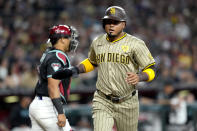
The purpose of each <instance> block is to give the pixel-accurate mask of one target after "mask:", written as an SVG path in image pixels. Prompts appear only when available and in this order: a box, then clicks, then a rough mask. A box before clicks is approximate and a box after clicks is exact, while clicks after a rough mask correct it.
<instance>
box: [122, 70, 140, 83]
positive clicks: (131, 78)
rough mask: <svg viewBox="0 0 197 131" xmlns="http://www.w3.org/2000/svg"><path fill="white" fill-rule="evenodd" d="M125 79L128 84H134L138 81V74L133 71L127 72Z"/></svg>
mask: <svg viewBox="0 0 197 131" xmlns="http://www.w3.org/2000/svg"><path fill="white" fill-rule="evenodd" d="M125 81H126V82H127V83H128V84H129V85H136V84H137V83H138V82H139V76H138V75H137V74H135V73H132V72H128V73H127V77H126V79H125Z"/></svg>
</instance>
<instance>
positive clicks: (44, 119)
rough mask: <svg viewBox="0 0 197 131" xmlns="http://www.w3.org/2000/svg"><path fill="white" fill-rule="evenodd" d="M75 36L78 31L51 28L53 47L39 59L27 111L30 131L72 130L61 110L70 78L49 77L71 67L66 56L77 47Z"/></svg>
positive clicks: (50, 34) (62, 27)
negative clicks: (32, 98) (32, 92)
mask: <svg viewBox="0 0 197 131" xmlns="http://www.w3.org/2000/svg"><path fill="white" fill-rule="evenodd" d="M77 36H78V34H77V31H76V29H75V28H74V27H72V26H67V25H57V26H54V27H52V28H51V29H50V32H49V40H50V42H51V44H52V47H51V48H48V49H47V50H46V51H45V52H44V53H43V55H42V57H41V59H40V65H39V66H38V73H39V81H38V83H37V85H36V88H35V94H36V96H35V98H34V100H33V101H32V103H31V104H30V108H29V112H30V113H29V114H30V118H31V122H32V130H33V131H72V129H71V127H70V125H69V122H68V120H67V119H66V116H65V114H64V111H63V104H65V103H66V99H67V97H68V95H69V88H70V81H71V79H70V78H69V77H68V78H65V79H62V80H56V79H53V78H52V74H53V73H54V72H55V71H57V70H59V69H61V68H69V67H70V66H71V65H70V61H69V58H68V56H67V54H66V53H67V52H70V51H74V50H75V49H76V48H77V45H78V41H77V40H76V39H75V38H76V37H77Z"/></svg>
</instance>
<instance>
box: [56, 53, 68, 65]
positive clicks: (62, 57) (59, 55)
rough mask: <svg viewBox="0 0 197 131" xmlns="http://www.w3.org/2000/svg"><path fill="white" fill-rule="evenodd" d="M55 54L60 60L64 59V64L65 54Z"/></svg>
mask: <svg viewBox="0 0 197 131" xmlns="http://www.w3.org/2000/svg"><path fill="white" fill-rule="evenodd" d="M57 56H58V57H59V58H60V59H61V60H62V61H64V64H66V56H65V55H63V54H62V53H59V52H58V53H57Z"/></svg>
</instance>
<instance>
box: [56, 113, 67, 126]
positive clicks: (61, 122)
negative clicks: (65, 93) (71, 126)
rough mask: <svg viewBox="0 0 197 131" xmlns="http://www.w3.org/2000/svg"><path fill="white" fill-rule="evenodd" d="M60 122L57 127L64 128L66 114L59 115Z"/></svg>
mask: <svg viewBox="0 0 197 131" xmlns="http://www.w3.org/2000/svg"><path fill="white" fill-rule="evenodd" d="M57 119H58V122H57V125H58V126H59V127H64V126H65V125H66V116H65V115H64V114H58V117H57Z"/></svg>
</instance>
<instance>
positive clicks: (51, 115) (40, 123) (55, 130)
mask: <svg viewBox="0 0 197 131" xmlns="http://www.w3.org/2000/svg"><path fill="white" fill-rule="evenodd" d="M57 115H58V113H57V111H56V108H55V107H54V105H53V103H52V101H51V98H49V97H42V100H41V99H40V98H39V97H38V96H36V97H35V98H34V100H33V101H32V103H31V104H30V107H29V116H30V119H31V122H32V129H31V130H32V131H72V128H71V127H70V124H69V122H68V120H66V125H65V127H59V126H58V125H57V122H58V119H57Z"/></svg>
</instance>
